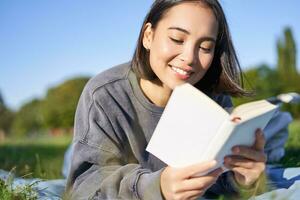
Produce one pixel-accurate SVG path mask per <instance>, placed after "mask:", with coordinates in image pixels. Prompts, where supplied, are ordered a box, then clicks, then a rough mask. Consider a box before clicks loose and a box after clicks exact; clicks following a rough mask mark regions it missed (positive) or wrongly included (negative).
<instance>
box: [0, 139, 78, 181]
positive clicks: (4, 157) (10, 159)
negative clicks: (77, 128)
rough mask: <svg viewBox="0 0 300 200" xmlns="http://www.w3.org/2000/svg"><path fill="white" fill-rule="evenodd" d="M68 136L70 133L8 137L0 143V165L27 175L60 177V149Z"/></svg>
mask: <svg viewBox="0 0 300 200" xmlns="http://www.w3.org/2000/svg"><path fill="white" fill-rule="evenodd" d="M71 139H72V138H71V136H56V137H53V136H52V137H51V136H35V137H29V138H8V139H6V140H5V141H4V142H2V143H0V169H4V170H7V171H11V170H13V172H14V173H15V174H16V175H17V176H26V177H29V178H31V177H34V178H43V179H59V178H62V175H61V168H62V165H63V157H64V152H65V150H66V149H67V147H68V145H69V143H70V142H71Z"/></svg>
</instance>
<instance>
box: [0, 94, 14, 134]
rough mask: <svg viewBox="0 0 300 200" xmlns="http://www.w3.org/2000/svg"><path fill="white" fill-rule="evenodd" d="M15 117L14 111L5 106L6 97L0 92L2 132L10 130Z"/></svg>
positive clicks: (0, 128) (0, 129) (0, 124)
mask: <svg viewBox="0 0 300 200" xmlns="http://www.w3.org/2000/svg"><path fill="white" fill-rule="evenodd" d="M13 119H14V112H13V111H11V110H10V109H8V108H7V107H6V106H5V103H4V99H3V97H2V95H1V93H0V132H1V131H4V133H8V132H10V129H11V125H12V122H13Z"/></svg>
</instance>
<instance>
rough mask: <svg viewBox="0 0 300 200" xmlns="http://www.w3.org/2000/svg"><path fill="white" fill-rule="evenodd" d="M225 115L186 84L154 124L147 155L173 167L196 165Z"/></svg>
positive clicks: (221, 109)
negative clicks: (151, 155)
mask: <svg viewBox="0 0 300 200" xmlns="http://www.w3.org/2000/svg"><path fill="white" fill-rule="evenodd" d="M228 119H229V114H228V113H227V112H226V111H225V110H224V109H223V108H222V107H220V106H219V105H218V104H217V103H215V102H214V101H213V100H212V99H210V98H209V97H207V96H206V95H205V94H203V93H202V92H200V91H199V90H198V89H196V88H194V87H193V86H191V85H189V84H184V85H181V86H179V87H177V88H176V89H175V90H174V91H173V93H172V95H171V97H170V99H169V102H168V104H167V106H166V108H165V110H164V112H163V115H162V117H161V119H160V121H159V122H158V125H157V127H156V129H155V131H154V133H153V135H152V138H151V140H150V142H149V144H148V146H147V149H146V150H147V151H148V152H150V153H152V154H153V155H155V156H156V157H158V158H159V159H160V160H162V161H163V162H165V163H166V164H168V165H170V166H173V167H184V166H187V165H190V164H194V163H198V162H199V161H200V158H201V156H202V154H203V152H204V151H205V149H206V148H207V145H208V144H209V143H210V141H211V140H212V138H213V137H214V135H215V134H216V133H217V130H218V129H219V127H220V126H221V124H222V123H223V122H224V121H225V120H228Z"/></svg>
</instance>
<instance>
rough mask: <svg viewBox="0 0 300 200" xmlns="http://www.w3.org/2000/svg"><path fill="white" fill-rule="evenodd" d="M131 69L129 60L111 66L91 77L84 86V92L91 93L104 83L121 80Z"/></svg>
mask: <svg viewBox="0 0 300 200" xmlns="http://www.w3.org/2000/svg"><path fill="white" fill-rule="evenodd" d="M130 69H131V62H126V63H123V64H120V65H116V66H113V67H111V68H109V69H107V70H105V71H103V72H101V73H99V74H98V75H96V76H95V77H93V78H91V79H90V80H89V81H88V82H87V84H86V85H85V88H84V93H87V94H89V95H93V93H94V92H96V91H97V90H99V89H101V88H103V87H104V86H105V85H108V84H112V83H115V82H120V81H121V82H122V80H127V79H128V74H129V71H130Z"/></svg>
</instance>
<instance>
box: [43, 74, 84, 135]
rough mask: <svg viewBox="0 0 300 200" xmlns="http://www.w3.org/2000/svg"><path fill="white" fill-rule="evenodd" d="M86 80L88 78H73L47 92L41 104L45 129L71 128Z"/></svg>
mask: <svg viewBox="0 0 300 200" xmlns="http://www.w3.org/2000/svg"><path fill="white" fill-rule="evenodd" d="M88 80H89V78H88V77H79V78H74V79H71V80H67V81H65V82H64V83H62V84H61V85H59V86H57V87H54V88H50V89H49V90H48V92H47V95H46V98H45V100H44V101H43V104H42V114H43V119H44V124H45V127H46V128H49V129H51V128H71V127H73V123H74V115H75V110H76V106H77V103H78V100H79V97H80V94H81V92H82V90H83V88H84V86H85V84H86V82H87V81H88Z"/></svg>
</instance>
